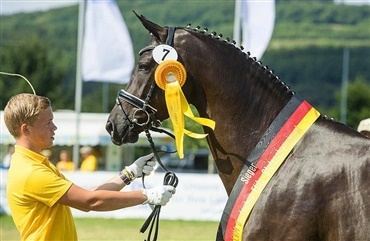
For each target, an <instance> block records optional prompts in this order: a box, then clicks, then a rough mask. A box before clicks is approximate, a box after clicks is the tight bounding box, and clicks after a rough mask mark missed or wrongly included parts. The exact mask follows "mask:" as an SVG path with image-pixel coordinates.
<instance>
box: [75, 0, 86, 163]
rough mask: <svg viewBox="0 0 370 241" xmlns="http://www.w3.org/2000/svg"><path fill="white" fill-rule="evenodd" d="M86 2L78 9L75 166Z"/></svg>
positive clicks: (77, 146)
mask: <svg viewBox="0 0 370 241" xmlns="http://www.w3.org/2000/svg"><path fill="white" fill-rule="evenodd" d="M85 2H86V0H83V1H80V3H79V10H78V32H77V63H76V91H75V112H76V133H75V134H76V136H75V143H74V145H73V162H74V164H75V167H76V168H78V166H79V165H78V164H79V156H80V154H79V141H80V134H79V129H80V113H81V100H82V76H81V53H82V40H83V32H84V21H85Z"/></svg>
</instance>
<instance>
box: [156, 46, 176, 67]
mask: <svg viewBox="0 0 370 241" xmlns="http://www.w3.org/2000/svg"><path fill="white" fill-rule="evenodd" d="M177 57H178V56H177V52H176V50H175V49H174V48H172V47H171V46H169V45H167V44H161V45H158V46H157V47H155V48H154V50H153V59H154V60H155V62H157V63H158V64H160V63H162V62H163V61H165V60H177Z"/></svg>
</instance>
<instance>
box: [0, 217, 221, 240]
mask: <svg viewBox="0 0 370 241" xmlns="http://www.w3.org/2000/svg"><path fill="white" fill-rule="evenodd" d="M144 221H145V220H143V219H102V218H75V223H76V228H77V233H78V238H79V240H99V241H100V240H111V241H113V240H127V241H128V240H130V241H136V240H140V241H143V240H144V239H146V238H147V235H148V230H147V232H146V233H145V234H142V233H140V231H139V230H140V228H141V226H142V225H143V223H144ZM0 226H1V229H0V230H1V231H0V240H2V241H10V240H20V239H19V233H18V230H17V229H16V228H15V226H14V223H13V220H12V218H11V217H10V216H4V215H1V216H0ZM217 227H218V222H206V221H182V220H162V219H161V220H160V222H159V235H158V241H172V240H187V241H190V240H191V241H211V240H215V238H216V232H217Z"/></svg>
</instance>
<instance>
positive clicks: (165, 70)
mask: <svg viewBox="0 0 370 241" xmlns="http://www.w3.org/2000/svg"><path fill="white" fill-rule="evenodd" d="M154 78H155V82H156V83H157V85H158V86H159V87H160V88H161V89H163V90H164V91H165V98H166V105H167V109H168V113H169V116H170V119H171V122H172V126H173V129H174V134H175V139H176V149H177V153H178V155H179V157H180V159H182V158H184V146H183V141H184V134H186V135H188V136H190V137H192V138H196V139H201V138H204V137H206V136H207V134H199V133H194V132H192V131H189V130H186V129H185V118H184V115H186V116H187V117H189V118H190V119H191V120H193V121H195V122H197V123H198V124H201V125H203V126H207V127H209V128H211V129H212V130H214V128H215V122H214V121H213V120H210V119H207V118H202V117H195V116H194V114H193V112H192V111H191V109H190V106H189V104H188V101H187V100H186V97H185V95H184V93H183V92H182V89H181V87H182V86H183V85H184V83H185V81H186V70H185V68H184V66H183V65H182V64H181V63H180V62H178V61H176V60H166V61H163V62H162V63H160V64H159V65H158V67H157V69H156V71H155V74H154Z"/></svg>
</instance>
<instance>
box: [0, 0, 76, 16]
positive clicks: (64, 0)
mask: <svg viewBox="0 0 370 241" xmlns="http://www.w3.org/2000/svg"><path fill="white" fill-rule="evenodd" d="M77 3H78V0H0V14H2V15H3V14H13V13H19V12H34V11H45V10H48V9H51V8H60V7H66V6H71V5H75V4H77Z"/></svg>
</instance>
